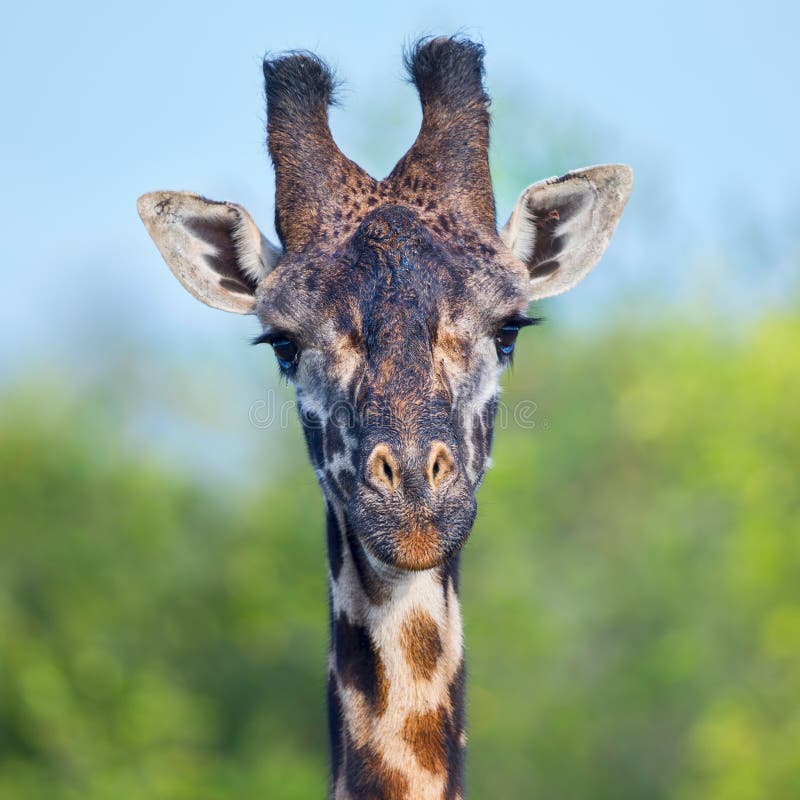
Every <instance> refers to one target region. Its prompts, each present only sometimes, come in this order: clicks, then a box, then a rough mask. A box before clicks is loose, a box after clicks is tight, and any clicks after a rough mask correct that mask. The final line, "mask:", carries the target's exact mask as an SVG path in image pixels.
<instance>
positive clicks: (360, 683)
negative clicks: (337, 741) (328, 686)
mask: <svg viewBox="0 0 800 800" xmlns="http://www.w3.org/2000/svg"><path fill="white" fill-rule="evenodd" d="M333 649H334V653H335V654H336V671H337V673H338V674H339V680H341V682H342V684H343V685H344V686H347V687H349V688H351V689H356V690H357V691H359V692H361V693H362V694H363V695H364V698H365V700H366V701H367V703H368V704H369V706H370V708H371V710H372V713H373V714H375V716H377V717H379V716H381V715H382V714H383V713H384V712H385V711H386V706H387V698H388V692H389V685H388V683H387V680H386V670H385V668H384V666H383V661H382V660H381V657H380V653H378V651H377V650H376V648H375V645H374V644H373V642H372V639H371V638H370V635H369V632H368V631H367V629H366V628H365V627H364V626H363V625H353V624H351V623H350V622H349V620H348V619H347V617H345V616H344V615H342V616H339V617H338V618H337V619H335V620H334V623H333Z"/></svg>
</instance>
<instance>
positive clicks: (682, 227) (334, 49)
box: [0, 0, 800, 800]
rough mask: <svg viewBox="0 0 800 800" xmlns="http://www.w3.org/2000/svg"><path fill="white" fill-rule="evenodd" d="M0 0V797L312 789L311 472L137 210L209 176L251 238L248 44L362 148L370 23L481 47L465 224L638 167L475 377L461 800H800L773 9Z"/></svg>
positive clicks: (318, 571) (799, 599)
mask: <svg viewBox="0 0 800 800" xmlns="http://www.w3.org/2000/svg"><path fill="white" fill-rule="evenodd" d="M3 17H4V19H3V23H4V24H3V26H2V30H0V45H1V46H0V68H1V69H0V85H1V86H2V108H3V118H2V119H3V122H2V126H0V145H2V146H1V147H0V159H1V160H2V175H3V191H2V193H0V219H2V224H3V234H4V235H3V259H2V262H1V263H0V270H2V285H3V293H2V296H1V297H0V311H1V312H2V313H1V314H0V326H2V329H0V798H3V799H5V798H9V800H34V799H35V800H38V799H39V798H47V799H48V800H73V799H75V800H77V798H81V800H106V799H107V798H108V799H113V800H117V798H119V799H120V800H126V799H127V798H131V800H133V798H137V800H138V798H142V797H147V798H158V799H161V798H163V800H184V799H185V800H189V799H191V800H218V799H219V800H221V799H222V798H231V797H237V798H239V797H241V798H272V797H275V798H286V799H287V800H301V799H303V800H305V798H319V797H322V796H324V792H325V786H326V776H327V754H326V741H325V724H324V720H325V714H324V686H323V682H324V663H325V653H326V644H327V643H326V636H327V629H326V627H327V611H326V591H327V590H326V585H325V567H324V544H323V535H322V502H321V499H320V497H319V493H318V490H317V488H316V485H315V481H314V476H313V473H312V470H311V468H310V467H309V466H308V465H307V463H306V458H305V454H304V452H303V445H302V438H301V434H300V432H299V429H298V425H297V422H296V420H295V418H294V414H293V411H292V409H291V399H292V396H291V392H290V390H289V389H287V388H286V387H284V386H282V385H281V384H280V382H279V380H278V377H277V370H276V369H275V368H274V365H273V363H272V356H271V354H270V353H269V352H265V349H264V348H249V347H247V342H248V340H249V338H250V337H251V336H252V335H253V334H255V333H257V328H256V323H255V321H254V320H252V319H245V318H238V317H234V316H229V315H225V314H223V313H221V312H217V311H212V310H210V309H207V308H205V307H203V306H201V305H200V304H198V303H197V302H196V301H194V300H192V298H190V297H189V296H188V295H187V294H186V293H185V292H184V291H183V290H182V289H181V288H180V286H179V285H178V284H177V282H176V281H175V280H174V279H173V278H172V276H171V275H170V274H169V271H168V269H167V268H166V266H165V265H164V264H163V262H161V259H160V257H159V256H158V253H157V252H156V249H155V247H153V245H152V243H151V242H150V240H149V239H148V237H147V235H146V233H145V230H144V228H143V226H142V225H141V223H140V222H139V220H138V217H137V216H136V212H135V199H136V197H137V196H138V195H139V194H141V193H142V192H144V191H149V190H153V189H159V188H174V189H192V190H196V191H199V192H202V193H203V194H206V195H208V196H211V197H215V198H218V199H223V198H224V199H231V200H235V201H237V202H241V203H243V204H245V205H246V206H247V207H248V208H249V209H250V210H251V212H252V213H253V214H254V216H255V217H256V219H257V220H258V221H259V222H260V223H261V225H262V227H263V228H264V230H265V231H266V232H268V234H269V235H271V236H273V237H274V233H273V230H272V226H271V224H270V220H271V217H272V191H273V189H272V176H271V170H270V167H269V165H268V162H267V159H266V154H265V148H264V143H263V138H264V137H263V123H264V109H263V101H262V96H261V92H262V89H261V75H260V58H261V56H262V55H263V54H264V52H265V51H279V50H284V49H288V48H293V47H307V48H311V49H314V50H317V51H318V52H319V53H320V54H322V55H323V56H325V57H326V58H328V59H330V61H331V62H332V63H333V64H334V65H335V66H336V67H337V69H338V71H339V72H340V74H341V77H342V78H344V79H345V81H346V82H345V84H344V87H343V91H342V101H343V102H342V105H341V107H339V108H337V109H335V110H334V111H333V112H332V126H333V129H334V133H335V135H336V137H337V139H338V141H339V142H340V144H341V146H342V147H343V149H344V150H345V151H346V152H347V153H348V154H349V155H351V156H352V157H354V158H355V159H356V160H358V161H360V162H361V163H362V164H364V166H365V167H366V168H368V169H369V170H370V171H371V172H373V173H374V174H380V175H382V174H385V173H386V172H388V171H389V170H390V169H391V167H392V165H393V163H394V161H395V160H396V159H397V158H399V156H400V155H401V154H402V152H403V151H404V149H405V148H406V147H407V146H408V145H409V144H410V143H411V141H413V138H414V135H415V133H416V130H417V127H418V125H419V119H420V114H419V110H418V108H417V101H416V98H415V96H414V94H413V92H412V91H411V89H410V88H409V87H408V86H404V85H403V83H402V80H401V77H402V72H401V66H400V53H401V48H402V45H403V43H404V42H407V41H410V40H412V39H413V38H414V37H415V36H417V35H419V34H423V33H429V32H453V31H455V30H462V31H463V32H465V33H467V34H469V35H472V36H474V37H478V38H481V39H482V40H483V41H484V43H485V44H486V47H487V51H488V55H487V68H488V76H487V82H488V86H489V89H490V92H491V94H492V95H493V98H494V104H493V109H494V127H493V145H492V169H493V174H494V177H495V182H496V192H497V203H498V209H499V212H500V216H501V218H504V217H505V216H506V215H507V214H508V213H509V211H510V209H511V207H512V204H513V202H514V200H515V198H516V196H517V194H518V193H519V191H520V190H521V189H522V188H524V187H525V186H526V185H527V184H528V183H530V182H532V181H534V180H537V179H540V178H542V177H546V176H548V175H552V174H558V173H562V172H564V171H566V170H568V169H572V168H576V167H579V166H584V165H586V164H590V163H599V162H606V161H623V162H626V163H630V164H632V166H633V167H634V169H635V171H636V179H637V184H636V187H635V190H634V195H633V198H632V200H631V202H630V204H629V206H628V209H627V210H626V212H625V215H624V217H623V221H622V223H621V225H620V227H619V229H618V232H617V234H616V235H615V238H614V240H613V242H612V244H611V247H610V248H609V250H608V252H607V254H606V256H605V257H604V259H603V261H602V262H601V264H600V266H599V267H598V269H597V270H596V271H595V272H594V273H593V274H592V275H591V276H589V278H587V279H586V281H585V282H584V283H583V284H581V286H580V287H578V288H577V289H576V290H575V291H574V292H571V293H570V294H568V295H566V296H564V297H561V298H556V299H553V300H550V301H546V302H543V303H541V304H539V305H538V307H537V312H538V313H541V314H543V315H544V316H546V317H547V320H548V322H547V324H546V325H545V326H543V327H540V328H537V329H536V330H533V331H528V332H526V333H525V335H524V336H523V337H521V341H520V346H519V347H518V356H517V358H516V362H515V366H514V369H513V370H512V371H511V372H510V373H508V374H507V375H506V376H505V378H504V381H503V383H504V393H503V401H504V404H505V407H506V408H507V409H509V410H510V413H509V414H508V415H507V416H505V417H501V421H500V425H499V430H498V434H497V439H496V446H495V452H494V464H495V466H494V468H493V469H492V470H491V471H490V472H489V475H488V477H487V480H486V483H485V485H484V486H483V488H482V489H481V491H480V494H479V506H480V511H479V516H478V521H477V524H476V526H475V530H474V532H473V534H472V537H471V539H470V542H469V544H468V546H467V548H466V551H465V555H464V559H463V564H464V578H463V588H462V600H463V606H464V616H465V627H466V638H467V652H468V662H469V691H468V716H469V728H470V747H469V758H468V781H467V783H468V788H469V791H470V796H472V797H478V798H480V797H502V798H547V799H548V800H550V798H558V799H559V800H573V798H574V800H582V799H583V798H593V800H601V799H602V800H612V799H613V800H641V799H642V798H649V799H651V800H658V799H660V798H663V799H664V800H667V799H668V800H794V798H797V797H798V796H800V789H798V787H800V493H799V492H798V488H797V487H798V479H797V473H798V465H800V424H799V423H798V397H800V358H799V357H798V350H799V349H800V311H798V300H800V284H799V282H798V274H800V224H798V217H799V216H800V191H798V188H797V186H798V177H800V174H799V173H800V159H798V154H797V141H798V132H799V131H798V129H799V128H800V125H798V116H800V111H799V110H798V103H797V102H796V94H797V76H798V74H800V56H799V55H798V50H797V47H796V42H795V41H794V39H795V36H796V31H797V30H798V25H799V24H800V14H799V13H798V7H797V5H796V4H792V3H789V2H764V3H762V4H760V6H759V7H758V9H757V10H756V9H755V8H754V7H753V8H748V9H745V8H742V9H741V10H740V9H738V8H737V7H735V6H733V5H731V4H723V3H710V2H706V3H703V2H700V3H689V2H685V1H684V0H678V1H677V2H671V3H669V4H667V3H659V2H656V3H650V4H641V3H611V4H597V3H589V2H584V0H579V1H578V2H575V3H571V4H569V5H568V6H564V5H558V4H556V5H554V4H549V3H539V2H532V3H529V4H526V5H525V6H524V7H523V6H521V5H520V4H512V3H502V2H495V3H491V4H487V3H480V4H479V3H477V2H460V3H455V2H450V3H445V2H440V3H436V2H434V3H421V2H419V3H416V2H407V3H403V4H399V5H397V6H392V7H383V6H380V5H377V4H368V3H356V4H351V5H349V6H342V5H340V4H323V3H318V2H306V3H304V4H302V6H292V5H291V4H288V5H287V4H280V6H279V5H278V4H267V3H255V2H244V3H237V4H235V6H232V7H226V8H224V9H223V8H222V7H221V6H219V4H213V3H205V2H195V3H191V4H189V3H163V2H161V3H155V2H140V3H137V4H135V5H129V6H127V7H122V6H117V5H115V4H100V3H81V2H78V3H72V4H52V3H50V4H48V3H45V4H35V3H32V4H28V5H26V6H25V7H24V8H23V7H22V6H21V5H17V6H16V7H14V8H13V9H7V10H5V11H4V14H3ZM523 401H524V402H527V403H528V405H527V406H525V408H526V412H527V414H526V422H527V423H528V424H525V425H520V424H519V419H515V417H514V414H513V409H514V408H515V405H516V404H518V403H520V402H523ZM530 403H533V404H534V405H530ZM265 409H267V410H269V409H272V410H273V411H274V412H275V414H274V418H271V417H270V414H269V413H267V414H266V416H265ZM284 411H286V412H287V413H284ZM531 412H532V413H531ZM265 420H267V421H268V422H269V424H265ZM284 421H285V422H284ZM531 422H532V423H533V424H530V423H531Z"/></svg>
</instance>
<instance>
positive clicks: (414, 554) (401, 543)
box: [393, 525, 451, 572]
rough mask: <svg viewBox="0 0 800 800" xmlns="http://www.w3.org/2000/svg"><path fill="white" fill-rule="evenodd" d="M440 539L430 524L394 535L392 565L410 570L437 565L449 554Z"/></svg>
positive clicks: (417, 570)
mask: <svg viewBox="0 0 800 800" xmlns="http://www.w3.org/2000/svg"><path fill="white" fill-rule="evenodd" d="M442 539H443V537H442V535H441V534H440V533H439V531H437V530H436V528H434V527H433V526H432V525H427V526H422V527H418V528H412V529H411V530H407V531H403V532H402V533H400V534H398V535H397V537H396V541H395V557H394V559H393V561H394V565H395V566H396V567H399V568H400V569H405V570H410V571H412V572H419V571H421V570H426V569H433V567H438V566H439V565H440V564H441V563H442V562H443V561H445V560H446V557H447V556H449V555H451V554H447V553H446V548H445V547H444V546H443V544H444V543H443V541H442Z"/></svg>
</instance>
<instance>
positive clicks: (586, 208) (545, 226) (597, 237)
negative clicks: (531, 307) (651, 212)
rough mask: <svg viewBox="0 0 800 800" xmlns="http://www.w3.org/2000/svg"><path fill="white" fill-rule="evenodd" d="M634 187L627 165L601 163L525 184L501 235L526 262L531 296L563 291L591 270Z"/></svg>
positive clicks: (510, 247) (509, 246) (536, 297)
mask: <svg viewBox="0 0 800 800" xmlns="http://www.w3.org/2000/svg"><path fill="white" fill-rule="evenodd" d="M632 188H633V170H631V168H630V167H627V166H625V165H623V164H604V165H602V166H598V167H588V168H586V169H580V170H575V171H574V172H568V173H567V174H566V175H563V176H562V177H560V178H548V179H547V180H544V181H539V182H538V183H534V184H532V185H531V186H529V187H528V188H527V189H525V191H524V192H523V193H522V194H521V195H520V197H519V200H518V201H517V205H516V206H515V208H514V211H513V212H512V213H511V217H510V218H509V220H508V222H507V223H506V224H505V226H504V227H503V229H502V230H501V231H500V238H501V239H502V240H503V243H504V244H505V245H506V246H507V247H508V248H509V249H511V251H512V252H513V253H514V255H516V256H517V258H519V259H520V260H521V261H523V262H524V263H525V265H526V266H527V268H528V274H529V275H530V276H531V300H538V299H541V298H543V297H551V296H553V295H556V294H561V293H562V292H566V291H567V290H568V289H571V288H572V287H573V286H575V284H576V283H578V282H579V281H580V280H582V279H583V278H584V277H585V276H586V275H588V274H589V272H590V271H591V270H592V268H593V267H594V265H595V264H597V262H598V261H599V260H600V256H601V255H602V254H603V251H604V250H605V249H606V247H607V246H608V242H609V240H610V239H611V234H612V233H614V229H615V228H616V227H617V223H618V222H619V219H620V216H621V215H622V211H623V209H624V208H625V204H626V203H627V201H628V198H629V197H630V194H631V190H632Z"/></svg>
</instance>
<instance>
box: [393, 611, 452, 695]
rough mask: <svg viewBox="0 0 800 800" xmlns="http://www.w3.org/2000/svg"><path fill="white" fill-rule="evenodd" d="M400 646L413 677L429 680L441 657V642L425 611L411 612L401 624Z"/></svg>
mask: <svg viewBox="0 0 800 800" xmlns="http://www.w3.org/2000/svg"><path fill="white" fill-rule="evenodd" d="M400 644H401V645H402V647H403V653H404V654H405V657H406V661H407V662H408V665H409V667H410V668H411V672H412V673H413V675H414V677H415V678H416V679H417V680H430V678H431V676H432V675H433V672H434V670H435V669H436V664H437V662H438V661H439V657H440V656H441V655H442V640H441V637H440V636H439V628H438V627H437V625H436V622H435V621H434V620H433V617H431V615H430V614H428V613H427V612H425V611H418V610H417V611H412V612H411V614H410V615H409V616H408V618H407V619H406V620H405V622H404V623H403V627H402V630H401V632H400Z"/></svg>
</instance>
